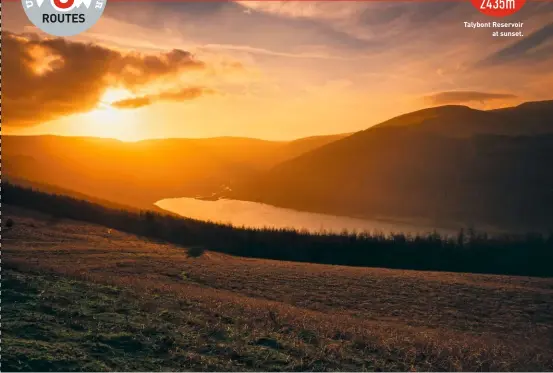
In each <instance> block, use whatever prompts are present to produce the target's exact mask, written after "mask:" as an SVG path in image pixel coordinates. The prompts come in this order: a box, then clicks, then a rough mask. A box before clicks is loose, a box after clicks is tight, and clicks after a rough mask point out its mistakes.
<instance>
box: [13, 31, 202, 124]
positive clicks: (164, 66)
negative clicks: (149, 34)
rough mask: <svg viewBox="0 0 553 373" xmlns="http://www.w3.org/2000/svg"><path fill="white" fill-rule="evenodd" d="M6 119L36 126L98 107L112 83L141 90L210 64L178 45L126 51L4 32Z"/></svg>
mask: <svg viewBox="0 0 553 373" xmlns="http://www.w3.org/2000/svg"><path fill="white" fill-rule="evenodd" d="M2 39H3V40H2V51H3V52H4V53H3V56H2V57H3V58H2V68H3V71H2V72H3V74H2V78H3V82H2V83H3V87H2V88H3V89H2V100H3V103H4V108H5V110H4V112H3V113H2V114H3V118H2V119H3V121H2V124H5V125H8V126H32V125H36V124H38V123H40V122H44V121H48V120H53V119H56V118H59V117H61V116H65V115H69V114H75V113H80V112H86V111H89V110H91V109H93V108H94V107H95V106H96V105H97V103H98V100H99V98H100V97H101V96H102V94H103V93H104V91H105V89H106V88H107V87H109V86H122V87H125V88H128V89H131V90H132V89H135V88H138V87H139V86H141V85H144V84H147V83H150V82H152V81H155V80H157V79H163V78H172V77H174V76H175V75H176V74H179V73H181V72H183V71H188V70H191V69H201V68H203V67H204V63H203V62H201V61H198V60H196V59H195V58H194V56H193V55H192V54H190V53H189V52H186V51H182V50H173V51H169V52H166V53H159V54H149V55H145V54H140V53H122V52H119V51H116V50H113V49H109V48H106V47H103V46H99V45H95V44H91V43H79V42H72V41H68V40H65V39H62V38H41V37H39V36H37V35H34V34H26V35H20V34H14V33H11V32H2Z"/></svg>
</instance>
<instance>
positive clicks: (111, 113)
mask: <svg viewBox="0 0 553 373" xmlns="http://www.w3.org/2000/svg"><path fill="white" fill-rule="evenodd" d="M130 97H132V94H131V93H130V92H129V91H127V90H124V89H108V90H106V92H105V93H104V95H103V96H102V98H101V99H100V103H99V104H98V106H97V108H96V109H94V110H92V111H90V112H88V113H86V114H83V119H85V120H86V125H87V127H88V128H89V129H90V132H91V133H93V136H98V137H109V138H114V139H118V140H122V141H136V140H140V139H141V136H140V133H139V132H140V131H139V128H138V120H137V116H136V114H135V113H134V110H121V109H116V108H114V107H113V106H111V104H113V103H114V102H117V101H120V100H125V99H128V98H130Z"/></svg>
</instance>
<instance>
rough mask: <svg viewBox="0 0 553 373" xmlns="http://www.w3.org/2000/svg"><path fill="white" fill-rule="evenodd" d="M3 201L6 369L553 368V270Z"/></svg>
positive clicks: (486, 369) (4, 346)
mask: <svg viewBox="0 0 553 373" xmlns="http://www.w3.org/2000/svg"><path fill="white" fill-rule="evenodd" d="M3 207H4V206H3ZM3 215H5V217H6V218H11V219H13V221H14V225H13V227H12V228H10V229H8V230H7V231H5V229H3V232H2V233H3V247H2V249H3V258H2V259H3V263H2V264H3V272H4V271H6V272H5V273H4V276H3V278H4V281H5V283H4V291H3V298H4V299H3V300H4V302H3V309H2V310H3V320H2V321H3V323H2V326H3V333H2V334H3V335H2V337H3V338H2V339H3V342H4V343H3V349H2V358H3V368H4V369H6V370H9V371H15V370H27V371H29V370H58V371H60V370H76V369H86V370H119V371H125V370H156V371H157V370H181V371H182V370H187V369H194V370H257V371H259V370H285V371H291V370H387V371H396V370H400V371H406V370H425V371H429V370H441V371H450V370H464V371H476V370H478V371H480V370H485V371H490V370H491V371H493V370H501V371H503V370H526V371H545V370H551V369H553V354H552V353H551V351H553V345H551V341H552V339H551V336H552V335H553V334H552V333H553V290H552V289H553V280H551V279H537V278H530V277H509V276H491V275H470V274H453V273H436V272H417V271H399V270H385V269H371V268H350V267H341V266H326V265H316V264H301V263H290V262H279V261H270V260H260V259H244V258H236V257H231V256H227V255H223V254H218V253H213V252H206V253H204V254H203V255H202V256H201V257H196V258H191V257H190V256H189V255H188V253H187V250H186V249H185V248H182V247H178V246H175V245H170V244H164V243H157V242H153V241H148V240H144V239H142V238H139V237H136V236H133V235H129V234H125V233H122V232H118V231H115V230H109V229H107V228H105V227H100V226H96V225H90V224H85V223H80V222H75V221H69V220H60V219H55V218H53V217H51V216H48V215H42V214H39V213H36V212H31V211H28V210H22V209H19V208H14V207H11V206H6V208H5V210H4V211H3ZM3 217H4V216H3ZM3 220H4V219H3Z"/></svg>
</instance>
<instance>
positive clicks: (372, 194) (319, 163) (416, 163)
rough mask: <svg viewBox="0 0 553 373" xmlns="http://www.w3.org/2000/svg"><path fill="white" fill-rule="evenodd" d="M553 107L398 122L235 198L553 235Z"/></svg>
mask: <svg viewBox="0 0 553 373" xmlns="http://www.w3.org/2000/svg"><path fill="white" fill-rule="evenodd" d="M551 159H553V101H545V102H539V103H538V102H535V103H526V104H523V105H520V106H518V107H514V108H509V109H502V110H495V111H479V110H474V109H470V108H468V107H463V106H443V107H436V108H430V109H425V110H420V111H417V112H414V113H410V114H406V115H402V116H399V117H397V118H393V119H391V120H389V121H386V122H384V123H381V124H379V125H376V126H373V127H371V128H369V129H367V130H365V131H361V132H358V133H356V134H353V135H351V136H348V137H346V138H343V139H341V140H338V141H335V142H333V143H330V144H328V145H325V146H323V147H320V148H317V149H315V150H312V151H310V152H307V153H305V154H303V155H301V156H299V157H297V158H295V159H291V160H289V161H286V162H283V163H282V164H280V165H277V166H276V167H274V168H273V169H271V170H269V171H268V172H266V173H264V174H262V175H260V176H257V177H255V178H253V179H250V180H248V181H247V182H244V183H242V184H241V185H237V186H235V189H234V193H232V194H231V195H229V197H232V198H238V199H245V200H252V201H259V202H264V203H269V204H273V205H277V206H283V207H290V208H296V209H301V210H308V211H317V212H326V213H334V214H343V215H351V216H365V217H392V218H393V217H401V218H404V217H410V218H417V217H423V218H430V219H433V220H436V221H444V220H448V221H454V222H459V223H462V224H473V223H474V224H482V223H487V224H498V225H504V226H520V225H524V227H529V228H538V227H540V228H544V229H550V228H553V210H552V209H551V208H550V206H553V173H552V172H551Z"/></svg>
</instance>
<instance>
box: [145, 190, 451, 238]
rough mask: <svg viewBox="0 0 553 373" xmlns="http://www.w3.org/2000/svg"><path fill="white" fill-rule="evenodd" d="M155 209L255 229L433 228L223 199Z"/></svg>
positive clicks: (175, 201)
mask: <svg viewBox="0 0 553 373" xmlns="http://www.w3.org/2000/svg"><path fill="white" fill-rule="evenodd" d="M155 205H156V206H158V207H160V208H162V209H164V210H167V211H170V212H173V213H175V214H179V215H181V216H185V217H189V218H193V219H198V220H204V221H212V222H218V223H228V224H231V225H233V226H237V227H242V226H245V227H252V228H265V227H271V228H294V229H297V230H302V229H305V230H308V231H310V232H320V231H322V230H326V231H330V232H337V233H339V232H341V231H343V230H344V229H347V230H348V231H357V232H363V231H368V232H373V233H374V232H382V233H385V234H388V233H392V232H395V233H399V232H402V233H411V234H416V233H422V234H424V233H429V232H432V231H434V228H433V227H429V226H426V227H425V226H420V225H414V224H408V223H403V222H391V221H381V220H365V219H356V218H350V217H346V216H335V215H327V214H317V213H311V212H303V211H296V210H292V209H287V208H281V207H275V206H271V205H266V204H263V203H257V202H247V201H237V200H230V199H220V200H217V201H206V200H199V199H195V198H168V199H163V200H161V201H158V202H156V203H155ZM435 230H436V231H437V232H439V233H442V234H455V233H456V231H453V230H449V229H437V228H436V229H435Z"/></svg>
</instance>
